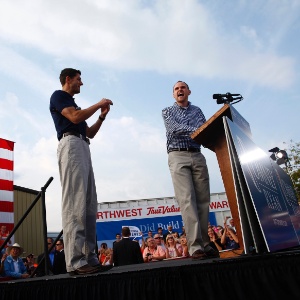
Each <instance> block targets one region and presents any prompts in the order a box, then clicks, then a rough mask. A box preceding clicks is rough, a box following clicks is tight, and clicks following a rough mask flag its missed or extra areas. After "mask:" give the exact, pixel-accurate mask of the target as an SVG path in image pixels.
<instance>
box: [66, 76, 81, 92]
mask: <svg viewBox="0 0 300 300" xmlns="http://www.w3.org/2000/svg"><path fill="white" fill-rule="evenodd" d="M66 81H67V82H68V84H69V86H70V94H71V95H75V94H79V93H80V87H81V86H82V85H83V83H82V81H81V76H80V74H78V73H77V74H76V75H75V76H74V77H73V78H70V77H69V76H67V78H66Z"/></svg>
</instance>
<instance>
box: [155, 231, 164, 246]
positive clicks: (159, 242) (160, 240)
mask: <svg viewBox="0 0 300 300" xmlns="http://www.w3.org/2000/svg"><path fill="white" fill-rule="evenodd" d="M154 240H155V243H156V246H161V247H162V248H163V249H164V250H165V249H166V247H165V244H164V239H163V238H162V237H161V236H160V235H159V234H158V233H156V234H155V235H154Z"/></svg>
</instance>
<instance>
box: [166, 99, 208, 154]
mask: <svg viewBox="0 0 300 300" xmlns="http://www.w3.org/2000/svg"><path fill="white" fill-rule="evenodd" d="M162 117H163V119H164V122H165V127H166V136H167V150H168V152H169V149H172V148H198V149H199V148H200V145H199V144H198V143H196V142H195V141H194V140H192V139H191V137H190V135H191V134H192V133H193V132H194V131H195V130H196V129H198V128H199V127H200V126H201V125H202V124H204V123H205V122H206V119H205V117H204V115H203V112H202V110H201V109H200V108H199V107H197V106H195V105H192V104H191V102H189V105H188V106H187V107H181V106H179V105H178V104H177V103H176V102H175V103H174V105H173V106H169V107H166V108H165V109H163V111H162Z"/></svg>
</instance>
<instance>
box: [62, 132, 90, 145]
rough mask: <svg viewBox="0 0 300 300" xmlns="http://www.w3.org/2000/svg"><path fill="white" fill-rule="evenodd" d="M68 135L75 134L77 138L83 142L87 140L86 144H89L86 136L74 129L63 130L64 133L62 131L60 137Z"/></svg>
mask: <svg viewBox="0 0 300 300" xmlns="http://www.w3.org/2000/svg"><path fill="white" fill-rule="evenodd" d="M68 135H75V136H77V137H78V138H80V139H82V140H84V141H85V142H87V143H88V144H90V140H89V139H88V138H86V137H84V136H83V135H82V134H80V133H78V132H76V131H69V132H65V133H63V135H62V138H63V137H65V136H68Z"/></svg>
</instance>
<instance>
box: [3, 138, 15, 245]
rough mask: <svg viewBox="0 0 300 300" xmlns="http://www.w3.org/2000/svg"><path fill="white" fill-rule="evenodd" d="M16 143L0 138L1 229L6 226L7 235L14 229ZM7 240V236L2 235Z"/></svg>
mask: <svg viewBox="0 0 300 300" xmlns="http://www.w3.org/2000/svg"><path fill="white" fill-rule="evenodd" d="M13 170H14V142H11V141H8V140H4V139H1V138H0V229H1V227H2V226H6V235H8V234H9V232H11V230H12V229H13V227H14V173H13ZM0 235H1V238H2V241H0V243H1V242H3V239H4V240H5V235H4V236H3V234H1V233H0Z"/></svg>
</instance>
